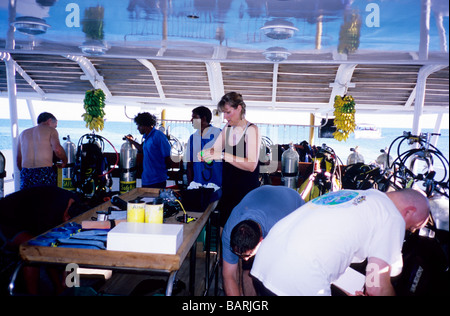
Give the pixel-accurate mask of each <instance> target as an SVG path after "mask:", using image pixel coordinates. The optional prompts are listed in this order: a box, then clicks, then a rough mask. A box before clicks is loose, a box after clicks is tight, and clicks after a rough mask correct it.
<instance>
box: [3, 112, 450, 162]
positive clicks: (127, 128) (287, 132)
mask: <svg viewBox="0 0 450 316" xmlns="http://www.w3.org/2000/svg"><path fill="white" fill-rule="evenodd" d="M167 126H168V128H169V131H170V134H171V135H172V136H174V137H176V138H177V139H178V140H179V141H180V142H181V143H182V144H185V143H186V142H187V140H188V138H189V136H190V135H191V134H192V133H193V132H194V129H193V127H192V125H191V123H190V122H179V121H177V122H168V123H167ZM29 127H32V123H31V120H19V132H22V131H23V130H24V129H26V128H29ZM258 127H259V129H260V132H261V135H262V136H266V137H268V138H269V139H270V140H271V142H272V143H273V144H288V143H290V142H294V143H297V144H298V143H300V142H302V141H303V140H306V141H308V139H309V127H304V126H290V125H282V124H279V125H275V124H258ZM57 130H58V133H59V136H60V141H61V144H63V143H64V142H65V140H64V139H63V137H66V136H68V135H69V136H70V138H71V141H72V142H74V143H75V145H77V144H78V141H79V139H80V137H81V136H83V135H85V134H88V133H90V131H89V130H88V129H87V128H86V127H85V125H84V122H83V121H63V120H59V121H58V128H57ZM404 131H411V130H410V129H409V130H408V129H405V128H382V136H381V138H379V139H355V138H354V134H351V135H350V137H349V138H348V139H347V141H341V142H339V141H337V140H335V139H333V138H319V137H318V131H317V130H316V132H315V139H314V144H315V145H316V146H320V145H322V144H323V143H325V144H326V145H327V146H329V147H331V148H333V150H334V151H335V153H336V154H337V156H338V157H339V158H340V160H341V161H342V162H343V163H344V164H346V161H347V157H348V155H350V154H351V151H350V148H354V147H355V146H359V152H360V153H361V154H362V155H363V156H364V159H365V162H366V163H370V162H372V161H375V160H376V158H377V157H378V156H379V155H380V149H384V148H386V147H389V145H390V144H391V143H392V141H393V140H394V139H396V138H397V137H398V136H401V135H402V134H403V132H404ZM423 132H429V133H431V132H432V130H431V129H424V130H423ZM98 134H99V135H101V136H103V137H104V138H106V139H107V140H109V142H111V144H112V145H110V144H109V143H108V142H106V143H105V148H104V150H105V151H106V152H114V150H117V151H120V147H121V146H122V144H123V143H124V141H123V139H122V138H123V136H124V135H127V134H131V135H133V136H134V137H135V138H136V139H137V140H138V141H140V140H141V139H142V136H141V135H140V134H139V132H138V131H137V129H136V125H135V123H134V122H133V121H131V120H130V122H109V121H107V122H106V123H105V128H104V130H103V131H101V132H99V133H98ZM397 144H398V142H397V143H396V144H394V148H393V150H394V153H392V151H391V156H393V158H396V154H395V151H396V149H397ZM437 147H438V149H439V150H440V151H441V152H442V153H443V155H444V156H445V157H446V158H447V160H448V159H449V130H448V129H443V130H441V136H440V137H439V140H438V143H437ZM11 149H12V141H11V127H10V121H9V120H8V119H0V150H1V151H6V150H8V151H10V150H11Z"/></svg>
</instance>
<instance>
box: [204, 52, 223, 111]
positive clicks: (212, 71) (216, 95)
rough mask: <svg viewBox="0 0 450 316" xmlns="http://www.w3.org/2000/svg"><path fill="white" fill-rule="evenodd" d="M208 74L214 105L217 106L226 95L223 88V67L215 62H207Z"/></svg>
mask: <svg viewBox="0 0 450 316" xmlns="http://www.w3.org/2000/svg"><path fill="white" fill-rule="evenodd" d="M205 65H206V72H207V74H208V82H209V89H210V91H211V99H212V102H213V104H217V103H218V102H219V101H220V99H221V98H222V96H223V95H224V94H225V89H224V87H223V77H222V67H221V65H220V63H218V62H215V61H207V62H206V63H205Z"/></svg>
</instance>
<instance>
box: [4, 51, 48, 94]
mask: <svg viewBox="0 0 450 316" xmlns="http://www.w3.org/2000/svg"><path fill="white" fill-rule="evenodd" d="M0 60H4V61H5V62H10V63H12V65H13V66H14V69H15V70H16V72H17V73H19V74H20V75H21V76H22V78H23V79H25V81H26V82H27V83H28V84H29V85H30V86H31V87H32V88H33V89H34V91H36V92H37V94H39V96H40V97H41V98H42V99H45V92H44V90H42V89H41V87H40V86H39V85H38V84H37V83H36V82H35V81H34V80H33V79H32V78H31V77H30V76H29V75H28V74H27V72H26V71H25V70H23V68H22V67H20V65H19V64H18V63H17V62H16V61H15V60H14V59H13V57H12V56H11V54H10V53H7V52H2V53H0Z"/></svg>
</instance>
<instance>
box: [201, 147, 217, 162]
mask: <svg viewBox="0 0 450 316" xmlns="http://www.w3.org/2000/svg"><path fill="white" fill-rule="evenodd" d="M197 158H198V159H199V160H200V161H205V162H207V163H210V162H211V161H213V160H214V159H218V158H217V157H216V155H215V153H214V149H213V148H209V149H203V150H202V151H200V152H199V153H198V155H197ZM219 158H220V157H219Z"/></svg>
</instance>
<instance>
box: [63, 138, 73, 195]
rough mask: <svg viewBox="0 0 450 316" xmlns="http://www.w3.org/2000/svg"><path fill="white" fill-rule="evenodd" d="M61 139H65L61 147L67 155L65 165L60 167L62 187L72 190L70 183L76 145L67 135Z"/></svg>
mask: <svg viewBox="0 0 450 316" xmlns="http://www.w3.org/2000/svg"><path fill="white" fill-rule="evenodd" d="M63 139H64V140H66V142H65V143H64V144H63V148H64V151H65V152H66V156H67V166H66V167H65V168H63V169H62V188H63V189H66V190H69V191H74V190H75V186H74V185H73V183H72V179H73V173H74V166H75V159H76V158H75V156H76V146H75V144H74V143H73V142H72V141H71V140H70V136H69V135H67V137H64V138H63Z"/></svg>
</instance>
